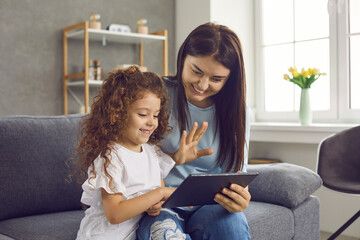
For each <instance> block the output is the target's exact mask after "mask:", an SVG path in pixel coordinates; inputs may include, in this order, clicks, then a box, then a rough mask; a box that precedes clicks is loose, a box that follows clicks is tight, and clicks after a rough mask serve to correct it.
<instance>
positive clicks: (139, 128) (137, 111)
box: [120, 92, 161, 152]
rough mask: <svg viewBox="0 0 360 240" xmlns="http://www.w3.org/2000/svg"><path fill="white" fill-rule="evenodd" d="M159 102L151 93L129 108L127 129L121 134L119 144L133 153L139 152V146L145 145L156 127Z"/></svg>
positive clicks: (147, 93)
mask: <svg viewBox="0 0 360 240" xmlns="http://www.w3.org/2000/svg"><path fill="white" fill-rule="evenodd" d="M160 104H161V100H160V98H159V97H158V96H156V95H155V94H154V93H152V92H146V93H145V94H144V96H143V97H142V98H141V99H138V100H136V101H135V102H133V103H132V104H131V105H130V107H129V111H128V112H129V120H128V127H127V128H126V129H125V130H124V132H123V138H122V139H121V140H120V144H121V145H122V146H123V147H125V148H127V149H129V150H131V151H134V152H141V144H144V143H147V142H148V141H149V138H150V136H151V135H152V134H153V133H154V131H155V130H156V128H157V127H158V116H159V113H160Z"/></svg>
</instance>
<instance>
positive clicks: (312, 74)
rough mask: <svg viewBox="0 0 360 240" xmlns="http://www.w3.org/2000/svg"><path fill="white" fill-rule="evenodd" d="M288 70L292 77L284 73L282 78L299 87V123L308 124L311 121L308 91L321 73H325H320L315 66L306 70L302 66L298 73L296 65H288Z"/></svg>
mask: <svg viewBox="0 0 360 240" xmlns="http://www.w3.org/2000/svg"><path fill="white" fill-rule="evenodd" d="M289 72H290V73H291V75H292V78H291V77H290V76H289V75H288V74H284V79H285V80H287V81H290V82H293V83H295V84H296V85H298V86H299V87H300V88H301V99H300V111H299V120H300V123H301V124H302V125H309V124H311V122H312V112H311V107H310V93H309V91H310V87H311V84H313V83H314V82H315V81H316V80H317V79H318V78H319V77H320V76H321V75H326V73H321V72H320V70H319V69H317V68H308V70H305V68H302V69H301V73H299V72H298V71H297V69H296V67H290V68H289Z"/></svg>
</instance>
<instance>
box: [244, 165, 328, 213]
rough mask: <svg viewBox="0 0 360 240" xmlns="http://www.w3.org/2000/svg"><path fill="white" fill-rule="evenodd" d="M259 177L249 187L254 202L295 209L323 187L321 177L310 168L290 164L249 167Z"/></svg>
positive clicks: (249, 170) (248, 169)
mask: <svg viewBox="0 0 360 240" xmlns="http://www.w3.org/2000/svg"><path fill="white" fill-rule="evenodd" d="M247 171H248V172H258V173H259V176H258V177H257V178H255V179H254V181H252V182H251V183H250V185H249V192H250V194H251V200H252V201H258V202H267V203H273V204H277V205H283V206H285V207H288V208H293V207H296V206H297V205H299V204H300V203H302V202H303V201H304V200H305V199H307V198H308V197H309V196H310V195H311V194H312V193H313V192H315V191H316V190H317V189H318V188H320V186H321V185H322V180H321V178H320V176H319V175H318V174H317V173H315V172H313V171H311V170H310V169H308V168H305V167H301V166H297V165H294V164H289V163H275V164H259V165H248V168H247Z"/></svg>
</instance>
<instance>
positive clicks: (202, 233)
mask: <svg viewBox="0 0 360 240" xmlns="http://www.w3.org/2000/svg"><path fill="white" fill-rule="evenodd" d="M136 235H137V239H138V240H163V239H184V240H185V239H186V240H189V239H193V240H198V239H209V240H219V239H222V240H227V239H228V240H235V239H236V240H237V239H241V240H243V239H244V240H245V239H250V233H249V226H248V223H247V220H246V217H245V215H244V214H243V213H242V212H239V213H229V212H228V211H227V210H226V209H224V208H223V207H222V206H221V205H218V204H217V205H206V206H202V207H200V208H199V209H197V210H196V211H194V212H188V211H184V210H180V209H162V210H161V212H160V215H158V216H155V217H153V216H149V215H145V216H144V217H143V218H142V219H141V221H140V226H139V228H138V230H137V232H136Z"/></svg>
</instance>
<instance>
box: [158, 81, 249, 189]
mask: <svg viewBox="0 0 360 240" xmlns="http://www.w3.org/2000/svg"><path fill="white" fill-rule="evenodd" d="M167 90H168V95H169V98H170V99H169V104H168V106H169V111H170V116H169V125H170V126H171V127H172V133H171V134H168V135H166V136H165V137H164V139H163V140H162V141H161V149H162V150H163V151H164V152H166V153H174V152H176V151H177V150H178V149H179V143H180V132H179V126H178V122H177V118H176V114H177V113H176V109H177V106H176V87H168V89H167ZM187 103H188V107H189V113H190V127H191V126H192V125H193V123H194V122H197V123H198V125H199V126H200V124H202V122H205V121H206V122H208V128H207V130H206V132H205V133H204V135H203V136H202V138H201V140H200V142H199V144H198V146H197V149H198V150H201V149H206V148H212V149H213V150H214V153H213V154H211V155H208V156H204V157H200V158H197V159H195V160H194V161H192V162H189V163H186V164H182V165H179V166H176V167H174V168H173V169H172V170H171V172H170V173H169V175H168V176H167V177H166V178H165V185H166V186H168V187H178V186H179V185H180V184H181V183H182V181H183V180H184V179H185V178H186V177H187V176H188V175H189V174H191V173H219V172H221V168H220V166H217V165H216V159H217V157H218V153H219V140H220V139H219V135H220V134H219V133H218V134H215V130H216V116H215V105H211V106H210V107H207V108H199V107H196V106H194V105H193V104H191V103H190V102H187ZM186 131H187V133H189V129H186ZM249 135H250V117H249V111H248V108H247V109H246V133H245V140H246V142H247V144H245V148H244V167H243V169H242V171H243V172H246V167H247V164H248V150H247V147H248V146H249Z"/></svg>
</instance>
